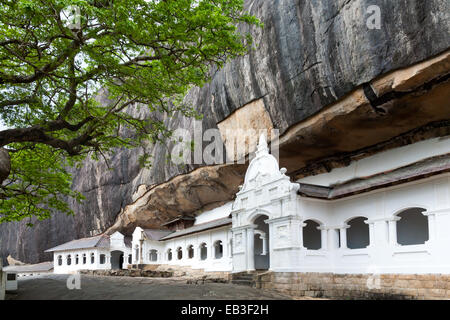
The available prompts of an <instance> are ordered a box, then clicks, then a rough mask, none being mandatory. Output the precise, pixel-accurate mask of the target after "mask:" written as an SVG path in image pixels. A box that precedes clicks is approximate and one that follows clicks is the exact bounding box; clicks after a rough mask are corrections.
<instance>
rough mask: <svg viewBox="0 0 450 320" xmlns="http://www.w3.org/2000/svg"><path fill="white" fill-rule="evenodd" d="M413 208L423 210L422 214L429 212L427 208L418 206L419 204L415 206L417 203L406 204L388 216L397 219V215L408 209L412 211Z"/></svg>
mask: <svg viewBox="0 0 450 320" xmlns="http://www.w3.org/2000/svg"><path fill="white" fill-rule="evenodd" d="M414 208H417V209H423V210H424V211H423V212H427V211H429V207H428V206H424V205H420V204H417V203H410V204H408V205H406V206H402V207H401V208H399V209H397V210H395V211H393V213H392V215H390V216H391V217H393V218H395V217H397V215H398V214H400V213H402V212H404V211H406V210H408V209H414Z"/></svg>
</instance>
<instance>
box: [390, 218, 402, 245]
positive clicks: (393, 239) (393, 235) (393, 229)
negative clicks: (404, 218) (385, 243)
mask: <svg viewBox="0 0 450 320" xmlns="http://www.w3.org/2000/svg"><path fill="white" fill-rule="evenodd" d="M399 220H400V218H399V217H394V218H392V219H390V220H389V245H391V246H396V245H397V244H398V243H397V221H399Z"/></svg>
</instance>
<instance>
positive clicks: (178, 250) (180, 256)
mask: <svg viewBox="0 0 450 320" xmlns="http://www.w3.org/2000/svg"><path fill="white" fill-rule="evenodd" d="M177 259H178V260H181V259H183V249H181V247H178V248H177Z"/></svg>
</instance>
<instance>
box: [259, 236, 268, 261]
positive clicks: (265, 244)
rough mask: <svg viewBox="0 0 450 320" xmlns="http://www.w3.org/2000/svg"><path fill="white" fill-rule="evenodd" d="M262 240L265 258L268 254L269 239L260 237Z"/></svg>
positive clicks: (262, 253)
mask: <svg viewBox="0 0 450 320" xmlns="http://www.w3.org/2000/svg"><path fill="white" fill-rule="evenodd" d="M260 238H261V240H262V252H261V255H263V256H265V255H266V254H267V239H266V237H263V236H261V235H260Z"/></svg>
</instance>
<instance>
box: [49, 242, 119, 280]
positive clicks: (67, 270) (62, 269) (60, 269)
mask: <svg viewBox="0 0 450 320" xmlns="http://www.w3.org/2000/svg"><path fill="white" fill-rule="evenodd" d="M77 254H78V255H79V257H80V258H79V263H78V264H76V263H75V255H77ZM83 254H86V258H87V259H86V264H83V259H82V257H83ZM91 254H94V263H91ZM101 254H104V255H105V263H104V264H101V263H100V255H101ZM69 255H70V256H71V264H70V265H67V257H68V256H69ZM59 256H62V265H59V264H58V257H59ZM53 268H54V269H53V270H54V271H53V272H54V273H57V274H71V273H77V272H78V271H79V270H107V269H111V263H110V251H109V249H98V248H95V249H85V250H66V251H55V252H54V253H53Z"/></svg>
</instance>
